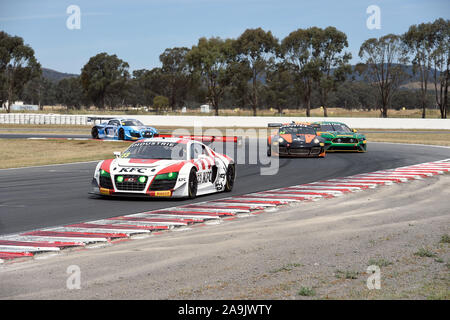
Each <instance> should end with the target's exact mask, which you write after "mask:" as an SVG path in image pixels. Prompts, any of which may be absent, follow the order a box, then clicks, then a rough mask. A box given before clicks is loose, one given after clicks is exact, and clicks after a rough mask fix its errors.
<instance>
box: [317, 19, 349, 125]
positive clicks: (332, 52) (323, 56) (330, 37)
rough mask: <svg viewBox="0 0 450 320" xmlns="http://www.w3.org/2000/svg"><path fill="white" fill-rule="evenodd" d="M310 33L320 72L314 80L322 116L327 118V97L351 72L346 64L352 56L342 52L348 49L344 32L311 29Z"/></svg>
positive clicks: (334, 29)
mask: <svg viewBox="0 0 450 320" xmlns="http://www.w3.org/2000/svg"><path fill="white" fill-rule="evenodd" d="M311 32H312V35H311V39H312V47H313V52H312V55H313V60H314V61H315V65H316V66H318V68H319V71H320V72H319V73H318V76H317V77H316V79H315V80H316V82H317V87H318V90H319V94H320V103H321V106H322V107H323V113H324V114H323V115H324V116H325V117H327V116H328V113H327V105H328V95H329V93H330V92H331V91H336V89H337V86H338V85H339V83H342V82H344V81H345V80H346V79H347V75H348V74H350V73H351V72H352V68H351V66H350V64H349V63H348V62H349V61H350V59H351V58H352V55H351V54H350V53H349V52H344V49H345V48H347V47H348V42H347V35H346V34H345V33H344V32H342V31H339V30H337V29H336V28H335V27H327V28H325V29H320V28H312V29H311Z"/></svg>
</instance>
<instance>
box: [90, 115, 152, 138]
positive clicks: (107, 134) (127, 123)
mask: <svg viewBox="0 0 450 320" xmlns="http://www.w3.org/2000/svg"><path fill="white" fill-rule="evenodd" d="M158 134H159V133H158V130H156V129H155V128H153V127H149V126H145V125H144V124H143V123H142V122H140V121H139V120H136V119H121V118H114V119H110V120H109V121H108V122H103V123H100V124H97V125H95V126H94V127H93V128H92V130H91V135H92V138H94V139H114V140H133V141H134V140H139V139H143V138H153V137H157V136H158Z"/></svg>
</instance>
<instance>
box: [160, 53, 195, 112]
mask: <svg viewBox="0 0 450 320" xmlns="http://www.w3.org/2000/svg"><path fill="white" fill-rule="evenodd" d="M188 53H189V49H188V48H185V47H181V48H171V49H166V50H165V51H164V52H163V53H162V54H161V55H160V56H159V60H160V61H161V63H162V68H161V72H162V75H163V77H164V78H165V81H166V83H167V86H166V87H165V90H164V91H165V94H164V95H165V96H167V97H168V98H169V106H170V108H171V109H172V110H175V109H176V108H178V107H181V106H182V104H183V103H184V99H185V97H186V95H187V92H188V90H189V88H190V85H191V76H190V70H189V65H188V63H187V60H186V57H187V54H188Z"/></svg>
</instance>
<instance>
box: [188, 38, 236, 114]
mask: <svg viewBox="0 0 450 320" xmlns="http://www.w3.org/2000/svg"><path fill="white" fill-rule="evenodd" d="M232 43H233V40H230V39H227V40H222V39H220V38H210V39H206V38H200V40H199V41H198V44H197V45H196V46H193V47H192V49H191V50H190V52H189V53H188V55H187V61H188V63H189V65H190V66H191V67H192V68H193V69H194V72H197V73H198V74H199V75H200V77H201V79H202V81H203V83H205V84H206V87H207V98H208V101H209V103H210V104H211V105H212V106H213V107H214V111H215V115H216V116H218V115H219V103H220V101H221V99H222V96H223V95H224V93H225V89H226V87H227V85H228V84H229V83H230V81H231V79H230V77H229V76H227V75H228V74H227V67H228V64H229V62H230V60H231V59H230V57H231V56H232Z"/></svg>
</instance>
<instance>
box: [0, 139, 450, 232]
mask: <svg viewBox="0 0 450 320" xmlns="http://www.w3.org/2000/svg"><path fill="white" fill-rule="evenodd" d="M243 147H245V148H246V150H247V149H248V141H247V142H246V143H244V144H243ZM243 147H242V148H243ZM237 148H240V147H237ZM247 151H248V150H247ZM248 153H249V152H246V156H247V160H248V159H249V154H248ZM250 156H252V153H250ZM446 158H450V148H442V147H433V146H422V145H407V144H390V143H369V144H368V152H367V153H328V154H327V155H326V157H325V158H324V159H298V158H297V159H280V161H279V170H278V173H277V174H276V175H261V174H260V168H261V165H259V164H239V163H238V165H237V180H236V183H235V185H234V189H233V191H232V192H231V193H219V194H213V195H207V196H202V197H198V198H197V199H194V200H169V199H134V198H111V199H109V198H99V197H95V196H91V195H89V194H88V192H89V189H90V183H91V179H92V175H93V170H94V168H95V166H96V162H86V163H75V164H65V165H50V166H41V167H30V168H18V169H4V170H0V235H6V234H10V233H16V232H23V231H28V230H33V229H37V228H43V227H53V226H59V225H64V224H71V223H78V222H84V221H88V220H95V219H103V218H109V217H115V216H119V215H126V214H133V213H138V212H144V211H148V210H155V209H160V208H167V207H172V206H177V205H180V204H189V203H194V202H201V201H206V200H212V199H219V198H223V197H228V196H231V195H241V194H245V193H249V192H256V191H264V190H267V189H274V188H279V187H286V186H291V185H298V184H303V183H309V182H314V181H319V180H324V179H332V178H338V177H344V176H349V175H355V174H358V173H365V172H372V171H377V170H383V169H390V168H395V167H400V166H406V165H412V164H417V163H423V162H429V161H436V160H442V159H446ZM266 160H267V159H266ZM247 163H248V162H247Z"/></svg>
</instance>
